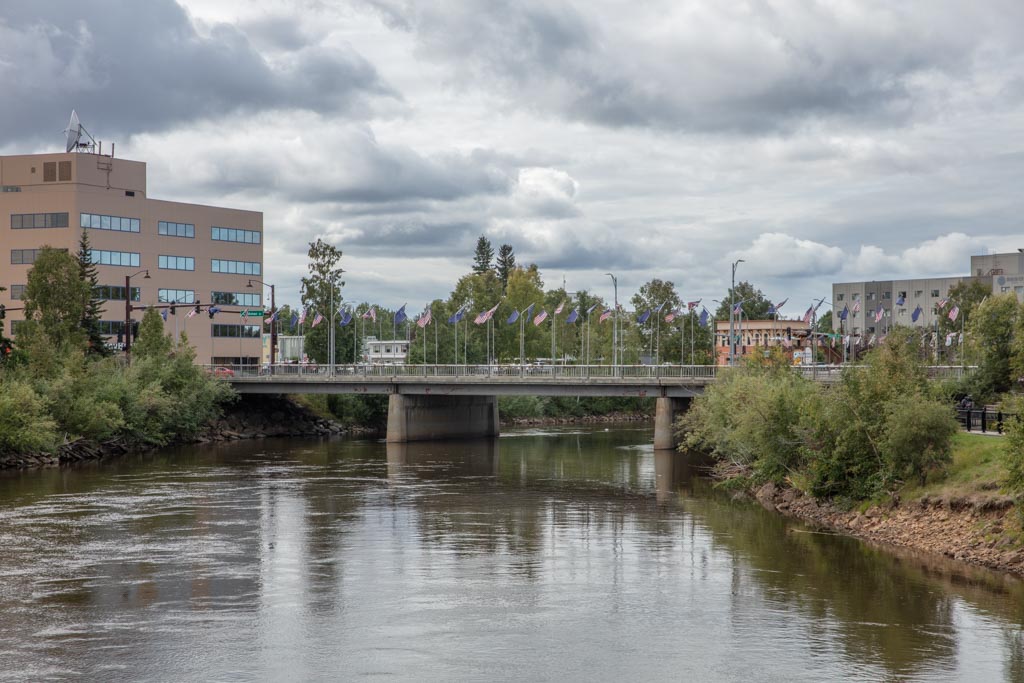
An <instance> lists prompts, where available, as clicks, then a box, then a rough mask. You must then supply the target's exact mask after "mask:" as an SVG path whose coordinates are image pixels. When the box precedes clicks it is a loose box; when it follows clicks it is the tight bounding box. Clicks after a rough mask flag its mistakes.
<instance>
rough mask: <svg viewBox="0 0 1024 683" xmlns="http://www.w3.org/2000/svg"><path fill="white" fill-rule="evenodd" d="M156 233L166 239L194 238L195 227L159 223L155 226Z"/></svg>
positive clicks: (186, 224) (166, 222)
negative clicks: (166, 237) (165, 236)
mask: <svg viewBox="0 0 1024 683" xmlns="http://www.w3.org/2000/svg"><path fill="white" fill-rule="evenodd" d="M156 226H157V233H159V234H161V235H167V236H168V237H195V236H196V226H195V225H193V224H192V223H172V222H170V221H160V222H158V223H157V224H156Z"/></svg>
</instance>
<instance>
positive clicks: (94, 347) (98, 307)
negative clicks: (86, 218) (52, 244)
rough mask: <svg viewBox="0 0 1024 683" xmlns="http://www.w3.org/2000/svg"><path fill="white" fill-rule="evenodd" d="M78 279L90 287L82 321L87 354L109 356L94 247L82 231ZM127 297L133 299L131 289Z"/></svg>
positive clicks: (86, 233) (79, 244)
mask: <svg viewBox="0 0 1024 683" xmlns="http://www.w3.org/2000/svg"><path fill="white" fill-rule="evenodd" d="M78 277H80V278H81V279H82V281H83V282H85V283H86V284H87V285H88V286H89V297H88V299H87V300H86V301H85V304H84V306H83V309H82V321H81V326H82V330H84V331H85V335H86V339H87V343H88V347H87V348H86V353H87V354H88V355H91V356H100V357H106V356H109V355H111V351H110V349H108V348H107V343H106V339H104V338H103V332H102V331H101V329H100V318H101V316H102V315H103V304H102V303H100V299H99V295H98V288H99V284H100V278H99V273H98V271H97V269H96V264H95V263H93V261H92V246H91V245H90V244H89V232H88V231H87V230H82V237H81V238H80V239H79V241H78ZM125 296H127V297H128V298H129V299H130V298H131V291H130V288H129V291H128V292H125Z"/></svg>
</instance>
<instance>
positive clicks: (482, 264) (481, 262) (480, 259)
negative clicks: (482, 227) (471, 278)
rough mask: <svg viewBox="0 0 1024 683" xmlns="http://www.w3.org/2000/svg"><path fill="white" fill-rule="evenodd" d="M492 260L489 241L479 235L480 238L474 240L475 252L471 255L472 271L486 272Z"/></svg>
mask: <svg viewBox="0 0 1024 683" xmlns="http://www.w3.org/2000/svg"><path fill="white" fill-rule="evenodd" d="M493 260H494V248H493V247H491V241H490V240H489V239H487V238H486V237H484V236H483V235H480V239H478V240H477V241H476V253H475V254H474V255H473V272H474V273H477V274H479V273H486V272H487V271H489V270H490V269H491V267H492V266H491V261H493Z"/></svg>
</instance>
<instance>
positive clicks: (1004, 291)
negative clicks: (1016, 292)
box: [999, 287, 1010, 294]
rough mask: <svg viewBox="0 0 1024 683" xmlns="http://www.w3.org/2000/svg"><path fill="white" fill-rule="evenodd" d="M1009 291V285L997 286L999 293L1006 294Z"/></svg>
mask: <svg viewBox="0 0 1024 683" xmlns="http://www.w3.org/2000/svg"><path fill="white" fill-rule="evenodd" d="M1009 291H1010V288H1009V287H1000V288H999V293H1000V294H1006V293H1007V292H1009Z"/></svg>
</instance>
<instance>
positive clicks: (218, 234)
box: [210, 226, 260, 244]
mask: <svg viewBox="0 0 1024 683" xmlns="http://www.w3.org/2000/svg"><path fill="white" fill-rule="evenodd" d="M210 234H211V236H212V237H213V239H214V240H215V241H218V242H243V243H245V244H259V243H260V234H259V233H258V232H256V231H255V230H238V229H236V228H218V227H217V226H213V228H211V229H210Z"/></svg>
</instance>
